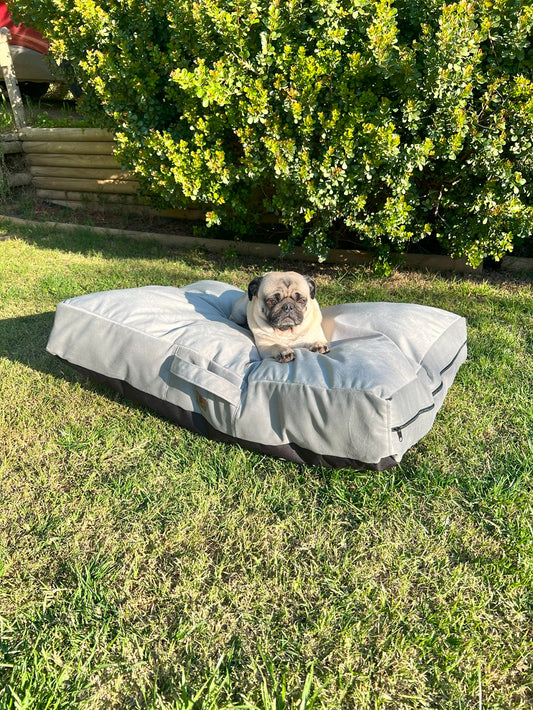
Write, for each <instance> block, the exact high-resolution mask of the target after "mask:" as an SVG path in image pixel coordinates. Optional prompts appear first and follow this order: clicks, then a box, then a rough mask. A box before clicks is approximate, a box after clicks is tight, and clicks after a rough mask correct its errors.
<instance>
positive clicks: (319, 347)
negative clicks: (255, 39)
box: [309, 343, 329, 354]
mask: <svg viewBox="0 0 533 710" xmlns="http://www.w3.org/2000/svg"><path fill="white" fill-rule="evenodd" d="M309 350H310V351H311V352H312V353H322V354H325V353H329V347H328V344H327V343H313V344H312V345H311V346H310V348H309Z"/></svg>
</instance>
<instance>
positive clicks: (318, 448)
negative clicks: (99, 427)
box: [47, 281, 466, 470]
mask: <svg viewBox="0 0 533 710" xmlns="http://www.w3.org/2000/svg"><path fill="white" fill-rule="evenodd" d="M241 295H242V291H240V290H239V289H236V288H235V287H232V286H229V285H228V284H224V283H221V282H218V281H199V282H197V283H194V284H191V285H189V286H185V287H184V288H173V287H169V286H147V287H143V288H133V289H124V290H116V291H106V292H101V293H91V294H88V295H84V296H77V297H75V298H70V299H68V300H66V301H63V302H62V303H59V304H58V306H57V310H56V315H55V321H54V326H53V329H52V332H51V334H50V338H49V341H48V346H47V349H48V351H49V352H50V353H52V354H54V355H57V356H58V357H59V358H61V359H62V360H64V361H66V362H67V363H69V364H70V365H71V366H73V367H74V368H76V369H78V370H80V371H81V372H83V373H85V374H88V375H89V376H90V377H92V378H93V379H95V380H97V381H99V382H105V383H107V384H109V385H110V386H111V387H113V388H114V389H116V390H118V391H119V392H121V393H123V394H125V395H126V396H127V397H130V398H132V399H134V400H136V401H138V402H141V403H143V404H145V405H147V406H148V407H150V408H151V409H153V410H155V411H156V412H157V413H159V414H161V415H163V416H165V417H167V418H169V419H171V420H173V421H175V422H177V423H178V424H180V425H181V426H184V427H187V428H188V429H190V430H192V431H195V432H198V433H200V434H202V435H204V436H207V437H210V438H212V439H216V440H219V441H227V442H236V443H239V444H241V445H242V446H244V447H246V448H250V449H253V450H257V451H261V452H266V453H269V454H273V455H277V456H281V457H283V458H286V459H289V460H291V461H295V462H298V463H307V464H318V465H324V466H330V467H353V468H359V469H378V470H383V469H386V468H389V467H391V466H393V465H395V464H397V463H398V462H399V461H400V460H401V458H402V456H403V455H404V453H405V452H406V451H407V450H408V449H409V448H410V447H411V446H413V444H415V443H416V442H417V441H419V439H420V438H421V437H423V436H424V435H425V434H426V433H427V432H428V431H429V430H430V428H431V427H432V425H433V422H434V420H435V416H436V413H437V411H438V410H439V408H440V407H441V405H442V403H443V401H444V397H445V395H446V392H447V391H448V388H449V387H450V385H451V384H452V382H453V380H454V378H455V375H456V373H457V371H458V369H459V367H460V365H461V364H462V363H463V362H464V360H465V358H466V323H465V320H464V318H461V317H460V316H457V315H455V314H453V313H449V312H448V311H444V310H441V309H438V308H430V307H428V306H420V305H414V304H404V303H348V304H344V305H339V306H332V307H329V308H324V309H323V316H324V321H323V326H324V332H325V333H326V336H327V338H328V340H329V341H330V343H331V351H330V352H329V353H328V354H326V355H319V354H316V353H312V352H310V351H308V350H297V352H296V359H295V360H294V362H292V363H290V364H281V363H277V362H275V361H274V360H271V359H268V360H261V359H260V357H259V355H258V353H257V350H256V348H255V345H254V341H253V338H252V335H251V333H250V332H249V331H248V330H247V329H246V328H243V327H240V326H238V325H236V324H235V323H233V322H232V321H231V320H230V319H229V316H230V313H231V309H232V307H233V304H234V302H235V300H236V299H237V298H239V296H241Z"/></svg>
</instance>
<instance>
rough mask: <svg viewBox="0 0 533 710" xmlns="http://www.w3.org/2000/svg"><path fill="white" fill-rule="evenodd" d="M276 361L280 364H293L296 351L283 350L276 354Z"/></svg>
mask: <svg viewBox="0 0 533 710" xmlns="http://www.w3.org/2000/svg"><path fill="white" fill-rule="evenodd" d="M273 356H274V360H277V361H278V362H292V361H293V360H294V357H295V355H294V350H292V349H291V348H283V350H278V351H277V352H275V353H274V355H273Z"/></svg>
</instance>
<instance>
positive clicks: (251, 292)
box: [248, 276, 263, 301]
mask: <svg viewBox="0 0 533 710" xmlns="http://www.w3.org/2000/svg"><path fill="white" fill-rule="evenodd" d="M262 280H263V277H262V276H256V278H255V279H254V280H253V281H250V283H249V284H248V298H249V299H250V301H251V300H252V298H253V297H254V296H257V292H258V291H259V286H260V285H261V281H262Z"/></svg>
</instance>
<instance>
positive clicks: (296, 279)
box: [263, 272, 309, 298]
mask: <svg viewBox="0 0 533 710" xmlns="http://www.w3.org/2000/svg"><path fill="white" fill-rule="evenodd" d="M276 293H279V294H281V295H282V296H293V295H294V294H295V293H298V294H300V295H309V284H308V283H307V281H306V280H305V279H304V278H303V276H302V275H301V274H297V273H295V272H280V273H273V274H269V275H268V277H267V278H266V279H265V280H264V283H263V295H264V296H265V297H266V298H268V297H269V296H273V295H274V294H276Z"/></svg>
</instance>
